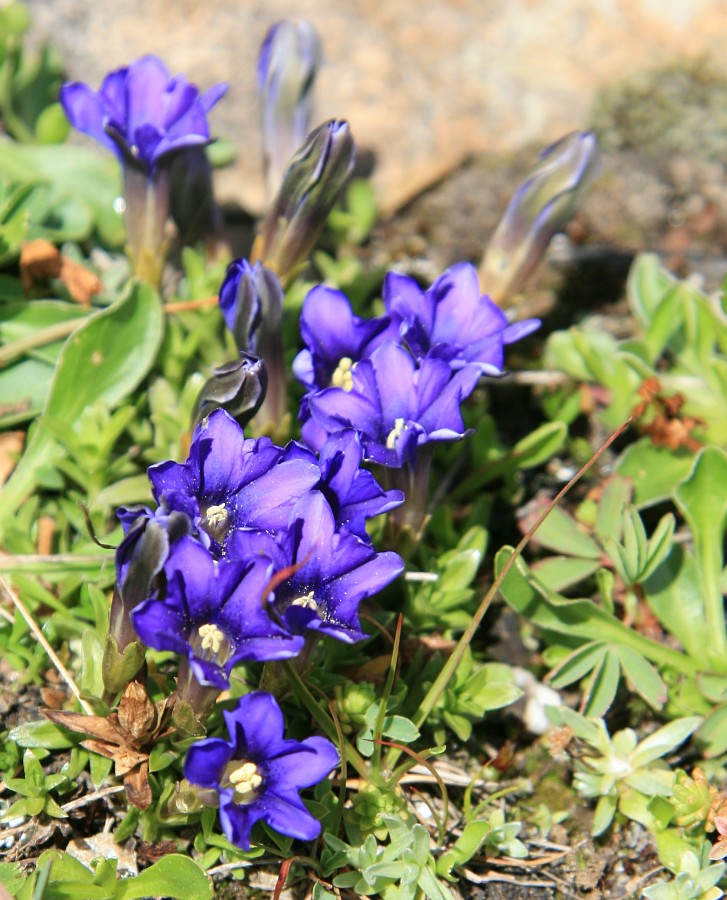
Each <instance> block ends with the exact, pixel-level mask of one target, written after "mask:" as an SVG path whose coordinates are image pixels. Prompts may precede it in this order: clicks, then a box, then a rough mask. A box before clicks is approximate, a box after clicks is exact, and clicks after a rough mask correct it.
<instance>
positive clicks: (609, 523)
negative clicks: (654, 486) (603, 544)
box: [596, 475, 633, 541]
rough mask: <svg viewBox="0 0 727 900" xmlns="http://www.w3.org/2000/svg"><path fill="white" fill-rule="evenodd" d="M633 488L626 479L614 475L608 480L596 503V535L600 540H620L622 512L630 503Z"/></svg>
mask: <svg viewBox="0 0 727 900" xmlns="http://www.w3.org/2000/svg"><path fill="white" fill-rule="evenodd" d="M632 493H633V486H632V484H631V482H630V481H628V480H627V479H626V478H621V477H620V476H618V475H614V476H612V477H611V478H609V480H608V482H607V483H606V486H605V487H604V489H603V493H602V494H601V499H600V500H599V501H598V512H597V514H596V534H597V535H598V537H599V538H600V540H604V539H605V538H612V539H613V540H615V541H618V540H620V538H621V534H622V530H623V511H624V509H626V507H627V506H628V505H629V502H630V501H631V495H632Z"/></svg>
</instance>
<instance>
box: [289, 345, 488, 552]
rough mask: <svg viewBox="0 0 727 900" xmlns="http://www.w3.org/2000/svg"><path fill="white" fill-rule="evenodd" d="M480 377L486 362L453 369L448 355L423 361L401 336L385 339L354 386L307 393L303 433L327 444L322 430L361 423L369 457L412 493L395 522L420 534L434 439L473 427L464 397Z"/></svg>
mask: <svg viewBox="0 0 727 900" xmlns="http://www.w3.org/2000/svg"><path fill="white" fill-rule="evenodd" d="M479 378H480V367H479V366H477V365H464V366H463V367H462V368H460V369H458V370H457V371H455V372H453V371H452V368H451V366H450V364H449V363H448V362H445V361H444V360H443V359H436V358H434V357H425V358H424V359H422V360H421V363H420V364H419V366H417V364H416V362H415V360H414V358H413V357H412V355H411V354H410V353H409V352H408V351H407V350H406V349H405V348H404V347H402V346H401V345H400V344H397V343H395V342H394V341H385V342H384V343H383V344H381V345H380V346H379V347H377V348H376V350H374V351H373V353H372V354H371V356H370V357H369V358H368V359H362V360H360V361H359V362H358V363H356V364H355V365H353V366H352V368H351V384H350V388H349V387H347V386H344V387H340V388H339V387H330V388H327V389H326V390H324V391H320V392H319V393H317V394H312V395H310V396H309V397H308V409H309V413H310V418H309V419H308V420H307V421H305V422H304V423H303V428H302V431H303V438H304V439H305V440H306V442H307V443H308V444H309V445H310V446H314V447H315V446H317V445H319V444H320V440H321V434H324V435H325V434H327V435H333V434H335V433H336V432H337V431H340V430H341V429H343V428H354V429H356V431H357V432H358V434H359V437H360V439H361V443H362V445H363V448H364V457H365V459H367V460H369V461H370V462H375V463H378V464H379V465H381V466H385V467H386V484H387V486H390V487H392V488H395V489H399V490H402V491H403V492H404V496H405V498H406V501H405V503H404V505H403V506H401V507H399V508H397V509H394V510H393V512H392V515H391V522H393V523H394V524H396V525H397V526H399V527H401V528H402V529H405V530H407V531H409V532H411V533H412V534H414V535H418V534H419V532H420V531H421V529H422V526H423V525H424V522H425V518H426V503H427V493H428V485H429V467H430V463H431V452H432V448H433V444H434V443H435V442H437V441H456V440H459V439H460V438H463V437H464V436H465V433H466V430H465V427H464V423H463V421H462V414H461V413H460V408H459V407H460V403H461V402H462V401H463V400H464V399H465V398H466V397H468V396H469V395H470V394H471V393H472V391H473V390H474V388H475V385H476V384H477V382H478V381H479Z"/></svg>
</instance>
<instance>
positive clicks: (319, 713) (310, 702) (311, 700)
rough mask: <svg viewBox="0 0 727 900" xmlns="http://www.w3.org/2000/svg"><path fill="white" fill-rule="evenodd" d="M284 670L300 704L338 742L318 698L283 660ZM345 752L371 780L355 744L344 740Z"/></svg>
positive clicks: (366, 779) (361, 774)
mask: <svg viewBox="0 0 727 900" xmlns="http://www.w3.org/2000/svg"><path fill="white" fill-rule="evenodd" d="M281 665H282V667H283V670H284V671H285V674H286V675H287V676H288V680H289V681H290V685H291V687H292V688H293V691H294V692H295V694H296V696H297V697H298V699H299V700H300V702H301V703H302V704H303V706H305V708H306V709H307V710H308V712H309V713H310V714H311V715H312V716H313V718H314V719H315V720H316V722H317V723H318V724H319V725H320V727H321V730H322V731H324V732H325V734H326V737H328V738H330V739H331V740H332V741H333V742H334V743H335V742H336V741H338V731H337V730H336V726H335V724H334V723H333V721H332V720H331V719H330V718H329V716H327V715H326V713H325V712H324V711H323V710H322V709H321V707H320V706H319V704H318V703H317V702H316V698H315V697H314V696H313V694H311V692H310V691H309V690H308V687H307V685H306V684H305V682H304V681H303V679H302V678H301V677H300V675H299V674H298V673H297V672H296V671H295V668H294V667H293V666H291V664H290V663H289V662H288V661H287V660H283V661H282V662H281ZM342 749H343V752H344V753H345V754H346V759H347V760H348V761H349V762H350V763H351V765H352V766H353V767H354V769H356V771H357V772H358V774H359V775H360V776H361V778H363V779H364V780H365V781H369V780H370V777H371V775H370V773H369V767H368V764H367V763H366V760H365V759H364V758H363V756H361V754H360V753H359V752H358V750H357V749H356V748H355V747H354V746H353V744H352V743H351V742H350V741H348V740H346V739H344V741H343V744H342Z"/></svg>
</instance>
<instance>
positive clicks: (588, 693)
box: [583, 647, 621, 717]
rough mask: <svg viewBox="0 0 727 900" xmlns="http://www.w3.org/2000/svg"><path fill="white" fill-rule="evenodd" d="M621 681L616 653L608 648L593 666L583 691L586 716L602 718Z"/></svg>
mask: <svg viewBox="0 0 727 900" xmlns="http://www.w3.org/2000/svg"><path fill="white" fill-rule="evenodd" d="M620 679H621V666H620V665H619V659H618V655H617V653H616V652H615V651H614V650H613V649H612V648H610V647H609V648H608V650H607V651H606V653H604V655H603V657H602V658H601V661H600V662H599V663H598V664H597V665H596V666H595V668H594V670H593V674H592V675H591V677H590V679H589V683H588V686H587V687H586V690H585V691H584V694H583V697H584V700H585V709H584V712H585V714H586V715H587V716H593V717H596V716H603V715H604V714H605V712H606V710H607V709H608V708H609V707H610V706H611V704H612V703H613V698H614V697H615V696H616V691H617V690H618V683H619V681H620Z"/></svg>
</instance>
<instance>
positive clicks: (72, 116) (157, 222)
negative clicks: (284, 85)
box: [60, 56, 227, 284]
mask: <svg viewBox="0 0 727 900" xmlns="http://www.w3.org/2000/svg"><path fill="white" fill-rule="evenodd" d="M226 90H227V85H225V84H218V85H215V87H213V88H210V90H208V91H207V92H206V93H204V94H200V93H199V91H198V89H197V88H196V87H195V85H193V84H191V83H190V82H189V81H187V79H186V78H185V77H184V76H183V75H177V76H175V77H174V78H171V77H170V75H169V71H168V69H167V67H166V66H165V65H164V63H163V62H162V61H161V60H160V59H158V58H157V57H156V56H143V57H142V58H141V59H138V60H136V61H135V62H133V63H131V65H129V66H124V67H123V68H121V69H117V70H116V71H114V72H111V73H110V74H109V75H107V76H106V78H105V79H104V81H103V83H102V85H101V88H100V89H99V90H98V91H93V90H92V89H91V88H90V87H89V86H88V85H87V84H83V83H81V82H72V83H70V84H66V85H64V86H63V87H62V88H61V94H60V100H61V103H62V105H63V108H64V110H65V112H66V115H67V116H68V118H69V120H70V122H71V124H72V125H73V126H74V127H75V128H77V129H78V130H79V131H82V132H83V133H84V134H87V135H89V136H90V137H92V138H94V139H95V140H97V141H99V142H100V143H101V144H103V145H104V146H105V147H108V148H109V149H110V150H113V152H114V153H116V155H117V156H118V157H119V160H120V162H121V165H122V167H123V172H124V200H125V202H126V222H127V233H128V239H129V247H130V255H131V259H132V263H133V266H134V270H135V272H136V273H137V274H139V275H140V276H141V277H143V278H145V279H146V280H147V281H150V282H152V283H153V284H158V283H159V280H160V278H161V269H162V266H163V258H164V255H165V249H166V248H165V241H164V225H165V223H166V219H167V214H168V211H169V187H168V177H167V176H168V163H169V162H170V159H171V158H172V157H173V155H174V154H175V153H179V152H181V151H184V150H186V149H187V148H190V147H200V146H204V145H205V144H208V143H209V141H210V133H209V127H208V125H207V113H208V112H209V111H210V109H211V108H212V107H213V106H214V105H215V103H217V101H218V100H219V99H220V98H221V97H222V96H223V94H224V93H225V92H226Z"/></svg>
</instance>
